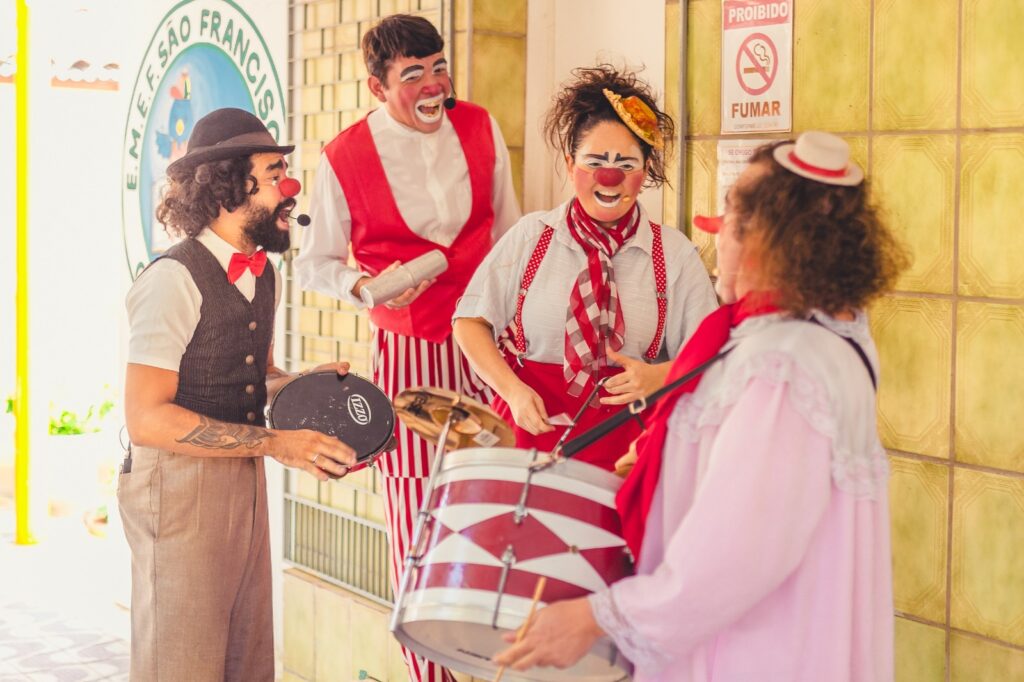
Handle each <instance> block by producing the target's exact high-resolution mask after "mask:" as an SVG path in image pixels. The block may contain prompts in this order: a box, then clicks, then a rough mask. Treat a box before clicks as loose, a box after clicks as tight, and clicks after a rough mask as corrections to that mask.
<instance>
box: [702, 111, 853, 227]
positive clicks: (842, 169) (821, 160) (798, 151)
mask: <svg viewBox="0 0 1024 682" xmlns="http://www.w3.org/2000/svg"><path fill="white" fill-rule="evenodd" d="M772 155H773V156H774V157H775V160H776V161H778V162H779V165H780V166H782V167H783V168H785V169H786V170H788V171H790V172H791V173H796V174H797V175H799V176H800V177H804V178H807V179H808V180H814V181H815V182H821V183H824V184H826V185H839V186H842V187H853V186H854V185H859V184H860V183H861V182H863V181H864V171H862V170H861V169H860V166H858V165H857V164H856V163H853V162H852V161H850V145H848V144H846V141H845V140H843V139H842V138H841V137H838V136H836V135H833V134H832V133H822V132H817V131H813V130H812V131H808V132H806V133H803V134H801V135H800V137H798V138H796V142H795V143H794V142H788V143H786V144H780V145H779V146H778V147H776V148H775V149H774V150H773V151H772ZM722 218H723V216H703V215H698V216H694V217H693V225H694V227H696V228H698V229H700V230H703V231H704V232H710V233H711V234H715V233H717V232H718V231H719V230H720V229H722Z"/></svg>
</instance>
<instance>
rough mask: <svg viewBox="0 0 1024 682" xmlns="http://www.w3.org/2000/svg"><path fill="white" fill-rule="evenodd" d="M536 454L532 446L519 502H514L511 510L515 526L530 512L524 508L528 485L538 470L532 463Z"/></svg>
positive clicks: (528, 491) (520, 523)
mask: <svg viewBox="0 0 1024 682" xmlns="http://www.w3.org/2000/svg"><path fill="white" fill-rule="evenodd" d="M538 454H540V453H538V452H537V448H533V450H532V457H531V460H530V461H531V464H530V466H529V467H528V468H527V470H526V482H525V483H523V492H522V493H520V495H519V502H517V503H516V508H515V511H514V512H512V520H513V521H515V524H516V525H517V526H521V525H523V519H525V518H526V517H527V516H529V515H530V512H529V511H528V510H527V509H526V498H527V496H528V495H529V494H530V485H531V483H532V482H533V474H534V473H535V472H536V471H538V469H536V468H535V464H534V463H536V461H537V455H538Z"/></svg>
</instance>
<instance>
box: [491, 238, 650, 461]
mask: <svg viewBox="0 0 1024 682" xmlns="http://www.w3.org/2000/svg"><path fill="white" fill-rule="evenodd" d="M651 231H652V233H653V240H652V249H651V259H652V260H653V261H654V272H655V280H656V282H655V284H656V286H657V292H656V294H657V299H656V300H657V307H658V327H657V331H656V332H655V335H654V339H653V340H652V341H651V345H650V347H649V348H648V349H647V352H646V353H645V357H646V358H647V359H648V360H654V359H655V358H657V357H658V353H659V351H660V350H661V341H662V338H663V336H664V330H665V318H666V313H667V309H668V298H667V295H666V286H667V285H666V276H665V252H664V249H663V248H662V242H661V226H660V225H657V224H655V223H651ZM553 235H554V229H553V228H552V227H550V226H548V227H546V228H545V229H544V231H543V232H542V233H541V236H540V239H539V240H538V241H537V246H536V247H535V248H534V250H533V254H532V255H531V256H530V260H529V263H528V265H527V267H526V270H525V271H524V273H523V281H522V284H521V286H520V287H519V296H518V299H517V301H516V313H515V317H514V318H513V320H512V324H510V325H509V327H508V329H506V330H505V333H504V334H503V338H502V344H501V345H502V347H503V349H504V355H505V361H506V362H507V363H508V365H509V367H511V368H512V371H513V372H515V373H516V376H517V377H519V379H520V380H521V381H522V382H523V383H525V384H526V385H527V386H529V387H530V388H532V389H533V390H534V391H536V392H537V394H538V395H539V396H540V397H541V400H543V401H544V409H545V410H546V411H547V413H548V416H549V417H552V416H554V415H556V414H560V413H563V412H564V413H565V414H567V415H568V416H569V418H570V419H573V418H575V417H576V413H577V412H579V410H580V408H581V407H582V406H583V402H584V401H585V400H587V398H589V397H590V396H589V393H590V391H587V392H586V393H584V394H583V395H579V396H575V397H574V396H571V395H569V393H568V391H567V390H566V389H567V384H566V381H565V371H564V370H563V368H562V365H561V364H556V363H547V362H536V361H534V360H527V359H526V358H525V354H526V338H525V336H524V335H523V334H522V331H521V330H522V328H523V302H524V301H525V300H526V293H527V292H528V291H529V289H530V285H531V284H532V283H533V278H534V276H535V275H536V274H537V269H538V268H539V267H540V263H541V261H542V260H543V259H544V254H546V253H547V250H548V246H550V245H551V238H552V236H553ZM621 371H622V368H621V367H606V368H605V369H604V370H603V371H602V373H601V376H600V377H599V378H604V377H605V376H614V375H616V374H618V373H619V372H621ZM608 395H610V394H609V393H608V392H606V391H604V390H601V391H600V392H599V393H598V397H599V398H600V397H606V396H608ZM491 407H492V408H493V409H494V411H495V412H497V413H498V414H499V415H500V416H501V417H502V418H503V419H504V420H505V421H507V422H508V423H509V424H511V425H512V429H513V431H514V432H515V434H516V447H519V448H537V449H538V450H541V451H542V452H550V451H551V450H552V449H553V448H554V446H555V443H557V442H558V439H559V438H561V437H562V434H563V433H565V430H566V428H567V427H564V426H556V427H555V429H554V430H553V431H551V432H549V433H545V434H541V435H539V436H534V435H532V434H530V433H529V432H528V431H526V430H524V429H522V428H520V427H519V426H518V425H517V424H516V423H515V420H514V419H513V418H512V410H511V409H510V408H509V406H508V403H506V402H505V401H504V400H502V399H501V398H499V397H498V396H495V397H494V400H492V401H491ZM624 409H626V406H625V405H597V406H594V405H590V406H588V407H587V409H586V410H585V411H584V412H583V415H582V416H581V417H580V420H579V422H578V423H577V425H576V427H575V428H574V429H573V432H572V434H570V436H569V438H570V439H572V438H573V437H574V436H578V435H580V434H581V433H583V432H584V431H586V430H587V429H589V428H590V427H592V426H595V425H596V424H598V423H600V422H602V421H604V420H605V419H608V418H609V417H611V416H612V415H614V414H616V413H617V412H619V411H620V410H624ZM642 430H643V427H642V426H641V425H640V422H639V420H632V421H628V422H626V423H625V424H623V425H622V426H620V427H619V428H617V429H615V430H614V431H612V432H611V433H609V434H608V435H606V436H605V437H604V438H602V439H601V440H599V441H597V442H596V443H593V444H591V445H588V446H587V447H585V448H583V449H582V450H580V451H579V452H578V453H576V454H575V455H574V456H573V459H578V460H580V461H581V462H588V463H590V464H594V465H595V466H599V467H601V468H603V469H607V470H609V471H611V470H613V469H614V468H615V461H616V460H617V459H618V458H619V457H621V456H622V455H624V454H626V451H627V450H628V449H629V444H630V443H631V442H633V441H634V440H636V438H637V437H639V436H640V433H641V432H642Z"/></svg>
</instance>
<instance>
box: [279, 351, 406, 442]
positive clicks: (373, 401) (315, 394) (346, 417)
mask: <svg viewBox="0 0 1024 682" xmlns="http://www.w3.org/2000/svg"><path fill="white" fill-rule="evenodd" d="M269 417H270V426H271V428H275V429H312V430H314V431H319V432H320V433H325V434H327V435H328V436H334V437H335V438H338V439H339V440H342V441H344V442H345V443H347V444H348V445H349V446H350V447H351V448H352V449H353V450H355V451H356V454H357V459H358V461H363V460H366V459H369V458H371V457H373V456H374V455H376V454H378V453H380V452H381V451H382V450H383V449H384V447H385V446H386V445H387V444H388V442H389V441H390V440H391V436H392V434H394V431H395V412H394V409H392V407H391V401H390V400H388V398H387V396H386V395H385V394H384V392H383V391H382V390H380V389H379V388H378V387H377V386H375V385H374V384H373V383H371V382H370V381H367V380H366V379H364V378H363V377H361V376H359V375H356V374H346V375H343V376H342V375H339V374H338V373H337V372H333V371H323V372H311V373H310V374H305V375H303V376H301V377H299V378H297V379H295V380H293V381H291V382H289V383H288V384H287V385H286V386H285V387H284V388H282V389H281V390H280V391H279V392H278V394H277V395H276V396H275V397H274V401H273V402H272V403H271V404H270V411H269Z"/></svg>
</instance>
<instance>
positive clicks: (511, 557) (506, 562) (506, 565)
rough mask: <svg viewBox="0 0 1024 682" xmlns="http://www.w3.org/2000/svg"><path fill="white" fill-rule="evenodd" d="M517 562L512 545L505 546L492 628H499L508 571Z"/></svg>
mask: <svg viewBox="0 0 1024 682" xmlns="http://www.w3.org/2000/svg"><path fill="white" fill-rule="evenodd" d="M515 562H516V552H515V549H514V548H513V547H512V545H509V546H507V547H506V548H505V551H504V552H502V554H501V564H502V566H501V577H500V578H499V579H498V599H497V601H495V602H494V613H493V614H492V615H491V629H493V630H497V629H498V612H499V611H501V598H502V596H503V595H504V594H505V583H506V582H507V581H508V572H509V570H510V569H511V568H512V564H514V563H515Z"/></svg>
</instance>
